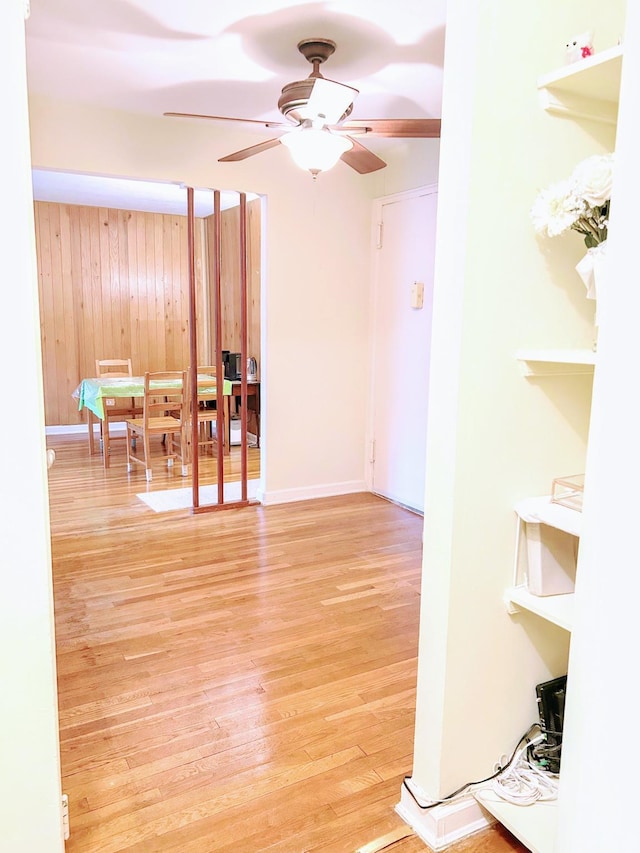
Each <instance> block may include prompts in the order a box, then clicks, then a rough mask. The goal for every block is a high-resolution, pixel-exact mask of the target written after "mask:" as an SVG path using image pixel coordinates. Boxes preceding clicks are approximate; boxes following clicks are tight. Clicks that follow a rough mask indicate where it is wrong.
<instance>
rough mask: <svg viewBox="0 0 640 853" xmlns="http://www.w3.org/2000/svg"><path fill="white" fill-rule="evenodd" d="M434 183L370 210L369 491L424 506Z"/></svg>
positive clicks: (378, 203)
mask: <svg viewBox="0 0 640 853" xmlns="http://www.w3.org/2000/svg"><path fill="white" fill-rule="evenodd" d="M437 198H438V196H437V187H435V186H431V187H423V188H421V189H419V190H414V191H411V192H407V193H401V194H397V195H393V196H387V197H385V198H381V199H378V200H377V201H376V203H375V207H374V223H375V226H376V228H375V234H376V243H375V247H374V252H375V258H374V271H375V272H374V322H373V378H372V402H371V412H372V416H371V449H372V452H371V470H370V483H371V490H372V491H373V492H375V493H376V494H379V495H381V496H382V497H385V498H388V499H389V500H392V501H394V502H396V503H399V504H402V505H403V506H406V507H409V508H410V509H414V510H417V511H418V512H423V511H424V484H425V462H426V435H427V411H428V396H429V357H430V350H431V318H432V308H433V268H434V256H435V229H436V208H437Z"/></svg>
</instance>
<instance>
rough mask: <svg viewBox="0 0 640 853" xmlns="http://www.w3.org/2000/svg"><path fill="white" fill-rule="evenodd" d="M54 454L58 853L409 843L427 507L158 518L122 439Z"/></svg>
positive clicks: (355, 502)
mask: <svg viewBox="0 0 640 853" xmlns="http://www.w3.org/2000/svg"><path fill="white" fill-rule="evenodd" d="M48 446H49V447H52V448H54V449H55V451H56V461H55V463H54V465H53V467H52V468H51V469H50V471H49V482H50V497H51V535H52V557H53V569H54V597H55V612H56V632H57V653H58V654H57V659H58V686H59V704H60V739H61V757H62V770H63V790H64V791H65V792H66V793H67V794H68V795H69V804H70V819H71V837H70V839H69V841H68V842H67V851H68V853H116V851H127V853H134V852H135V853H165V851H166V853H169V851H180V853H214V851H234V853H262V851H270V853H312V851H313V853H316V851H322V853H354V851H356V850H358V849H359V848H360V847H361V846H363V845H366V844H369V843H371V842H373V841H374V840H376V839H379V838H382V837H384V836H387V837H388V839H389V842H388V844H387V846H385V847H384V850H389V851H394V853H395V851H399V852H400V853H412V851H416V853H417V851H425V850H426V849H427V848H426V847H425V845H424V844H423V842H422V841H420V840H419V839H418V838H417V837H416V836H415V835H413V833H411V831H410V830H409V828H408V827H407V826H406V825H404V824H403V823H402V821H401V820H400V818H399V817H398V816H397V815H396V814H395V812H394V811H393V808H394V806H395V804H396V803H397V802H398V799H399V793H400V786H401V781H402V778H403V776H404V775H408V774H410V772H411V762H412V751H413V746H412V741H413V724H414V707H415V678H416V650H417V637H418V608H419V594H420V562H421V544H420V540H421V532H422V519H421V518H420V517H419V516H416V515H414V514H412V513H410V512H407V511H406V510H403V509H401V508H399V507H397V506H394V505H393V504H390V503H387V502H386V501H383V500H380V499H378V498H376V497H374V496H371V495H357V496H349V497H341V498H328V499H324V500H318V501H307V502H301V503H297V504H287V505H282V506H274V507H264V508H263V507H248V508H245V509H240V510H237V509H236V510H227V511H223V512H215V513H207V514H204V515H197V516H193V515H191V514H190V513H189V511H186V510H182V511H177V512H171V513H154V512H153V511H152V510H150V509H149V508H148V507H147V506H146V505H145V504H144V503H143V502H142V501H140V500H139V499H138V498H136V493H137V492H140V491H144V490H145V486H146V484H145V480H144V473H143V472H142V471H140V472H135V473H134V474H132V475H127V474H126V468H125V465H124V446H123V443H122V442H118V443H117V444H116V445H114V447H113V450H112V459H111V467H110V468H109V469H108V470H106V471H105V470H104V469H103V467H102V462H101V460H100V458H99V457H94V458H92V459H90V458H89V457H88V456H87V450H86V438H84V437H73V438H70V437H52V438H50V439H49V440H48ZM228 464H229V465H230V466H232V465H233V460H229V463H228ZM252 464H253V466H254V468H253V470H254V471H255V470H256V468H257V467H258V466H259V454H258V452H257V451H256V452H254V454H253V463H252ZM160 471H162V469H160ZM151 485H152V487H153V488H160V487H162V486H165V487H166V486H171V487H182V486H184V485H185V482H184V481H183V479H182V478H181V477H180V476H179V473H175V474H166V473H164V472H162V473H158V474H155V473H154V480H153V483H152V484H151ZM389 833H391V835H388V834H389ZM402 835H406V837H405V838H404V839H399V840H397V841H395V840H393V839H395V838H398V837H399V836H402ZM375 849H376V853H377V850H378V849H382V848H375ZM524 849H525V848H523V847H522V846H521V845H519V844H518V843H517V842H516V841H514V840H513V839H512V838H511V836H509V834H508V833H507V832H506V831H505V830H503V829H502V828H493V829H491V830H489V831H487V832H485V833H482V834H481V835H478V836H476V837H474V838H471V839H467V841H465V842H464V843H462V844H460V845H456V846H454V847H452V848H450V850H451V853H463V851H464V853H471V851H477V853H507V851H523V850H524Z"/></svg>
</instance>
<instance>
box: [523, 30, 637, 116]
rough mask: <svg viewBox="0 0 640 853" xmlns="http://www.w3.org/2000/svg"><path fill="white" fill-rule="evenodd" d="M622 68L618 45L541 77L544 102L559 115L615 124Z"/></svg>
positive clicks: (546, 107)
mask: <svg viewBox="0 0 640 853" xmlns="http://www.w3.org/2000/svg"><path fill="white" fill-rule="evenodd" d="M621 71H622V46H621V45H617V46H616V47H611V48H609V49H608V50H603V51H601V52H599V53H596V54H594V55H593V56H589V57H587V58H586V59H582V60H580V61H579V62H574V63H572V64H570V65H567V66H565V67H564V68H562V69H560V70H558V71H553V72H551V73H550V74H545V75H544V76H543V77H540V79H539V80H538V91H539V93H540V102H541V104H542V106H543V108H544V109H545V110H547V111H548V112H551V113H556V114H557V115H564V116H567V117H568V118H586V119H589V120H591V121H600V122H604V123H605V124H615V123H616V121H617V119H618V94H619V92H620V74H621Z"/></svg>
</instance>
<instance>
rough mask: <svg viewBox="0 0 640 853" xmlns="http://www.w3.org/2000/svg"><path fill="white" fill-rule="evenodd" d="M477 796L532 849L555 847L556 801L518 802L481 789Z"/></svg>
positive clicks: (538, 852)
mask: <svg viewBox="0 0 640 853" xmlns="http://www.w3.org/2000/svg"><path fill="white" fill-rule="evenodd" d="M475 797H476V800H477V801H478V802H479V803H480V804H481V805H482V806H483V807H484V808H485V809H486V810H487V811H488V812H491V814H492V815H493V816H494V817H495V818H496V820H499V821H500V823H501V824H503V825H504V826H506V827H507V829H508V830H509V832H512V833H513V835H515V837H516V838H518V839H519V840H520V841H522V843H523V844H525V845H526V846H527V847H528V848H529V850H531V851H532V853H550V851H552V850H554V844H555V837H556V826H557V820H558V807H557V803H556V802H545V803H534V804H533V805H530V806H516V805H514V804H513V803H507V802H505V801H504V800H500V799H498V797H497V796H495V795H492V794H491V793H490V792H483V791H478V793H477V794H476V795H475Z"/></svg>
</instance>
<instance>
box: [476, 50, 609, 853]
mask: <svg viewBox="0 0 640 853" xmlns="http://www.w3.org/2000/svg"><path fill="white" fill-rule="evenodd" d="M621 70H622V47H621V46H617V47H613V48H610V49H609V50H605V51H602V52H600V53H597V54H596V55H595V56H591V57H588V58H586V59H583V60H581V61H579V62H576V63H573V64H571V65H568V66H565V67H564V68H561V69H559V70H557V71H554V72H551V73H549V74H546V75H544V76H543V77H541V78H539V80H538V90H539V95H540V100H541V103H542V106H543V108H544V109H545V110H547V111H548V112H550V113H553V114H556V115H561V116H565V117H567V118H574V119H589V120H595V121H599V122H604V123H606V124H609V125H615V123H616V121H617V114H618V95H619V88H620V77H621ZM516 358H517V359H518V361H519V362H520V365H521V368H522V371H523V374H524V375H525V376H553V375H571V374H575V375H580V374H589V373H593V371H594V369H595V364H596V353H595V352H592V351H590V350H561V349H556V350H520V351H518V352H517V353H516ZM516 511H517V512H518V511H519V512H521V513H525V512H529V513H531V514H534V515H535V516H536V517H537V520H539V521H540V523H542V524H548V525H550V526H552V527H556V528H558V529H559V530H564V531H565V532H566V533H570V534H572V535H574V536H579V535H580V530H581V527H580V525H581V513H580V512H578V511H576V510H570V509H567V508H565V507H562V506H558V505H555V504H551V502H550V499H549V497H543V498H530V499H528V500H527V501H525V502H522V503H521V504H519V505H518V506H517V507H516ZM521 518H522V516H521ZM521 518H520V519H519V521H518V524H519V525H520V526H521V525H522V521H521ZM516 566H517V556H516ZM516 566H514V581H513V586H511V587H510V588H509V589H507V590H506V591H505V593H504V600H505V603H506V605H507V608H508V609H509V611H510V612H516V611H523V610H524V611H528V612H530V613H532V614H535V615H536V616H537V617H540V618H542V619H545V620H547V621H548V622H550V623H552V624H553V625H557V626H559V627H561V628H563V629H564V630H566V631H571V629H572V624H573V610H574V603H575V597H574V595H573V594H571V593H569V594H566V595H552V596H537V595H532V594H531V593H530V592H529V590H528V589H527V587H526V586H524V585H522V584H520V583H519V582H518V580H517V574H516ZM476 799H477V800H478V802H480V803H481V804H482V806H483V807H484V808H485V809H487V811H489V812H490V813H491V814H492V815H493V816H494V817H495V818H496V819H497V820H499V821H500V822H501V823H503V824H504V825H505V826H506V827H507V829H509V830H510V831H511V832H512V833H513V834H514V835H515V836H516V838H518V839H519V840H520V841H522V843H523V844H525V845H526V847H528V848H529V850H531V851H532V853H554V851H555V849H556V833H557V831H556V826H557V815H558V808H557V805H556V804H549V803H536V804H533V805H529V806H526V807H521V806H517V805H513V804H511V803H507V802H504V801H502V800H500V799H499V798H498V797H497V796H495V795H493V794H491V793H490V792H481V791H479V792H478V793H477V794H476Z"/></svg>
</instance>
